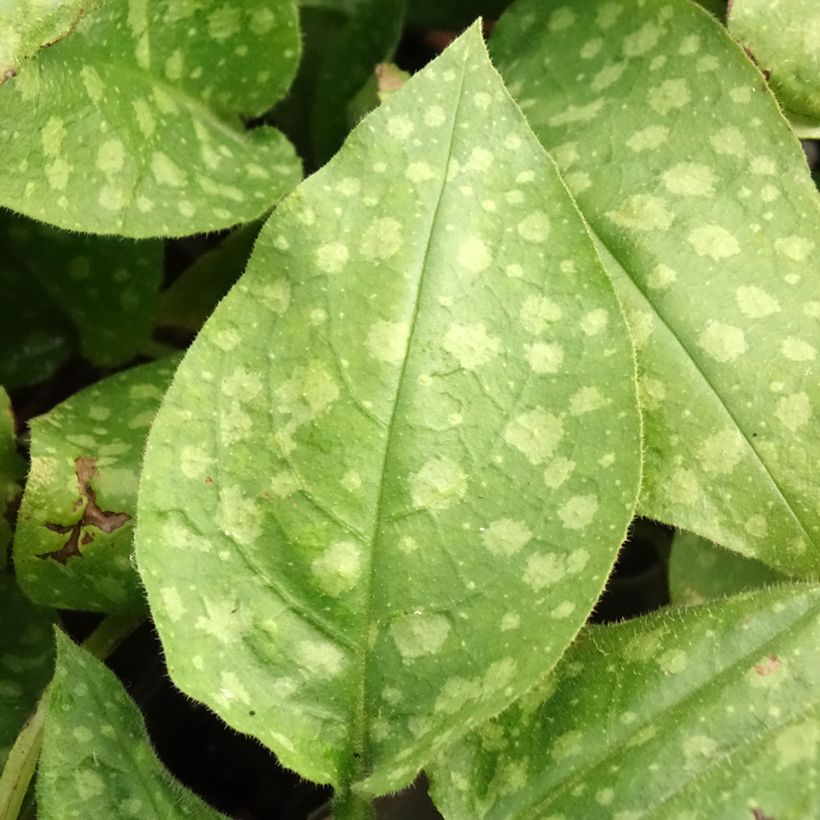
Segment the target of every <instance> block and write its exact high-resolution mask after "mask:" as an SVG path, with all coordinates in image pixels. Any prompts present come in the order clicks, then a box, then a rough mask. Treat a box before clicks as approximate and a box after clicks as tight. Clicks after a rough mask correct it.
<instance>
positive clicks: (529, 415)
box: [504, 407, 564, 464]
mask: <svg viewBox="0 0 820 820" xmlns="http://www.w3.org/2000/svg"><path fill="white" fill-rule="evenodd" d="M563 435H564V427H563V424H562V422H561V419H560V418H558V416H555V415H553V414H552V413H548V412H547V411H546V410H544V409H542V408H540V407H537V408H535V409H534V410H530V411H529V412H526V413H522V414H521V415H519V416H517V417H516V418H515V419H513V421H511V422H510V423H509V425H507V429H506V430H505V431H504V441H506V442H507V444H509V445H510V446H511V447H515V449H516V450H518V451H520V452H521V453H522V454H523V455H524V457H525V458H526V459H527V460H528V461H529V462H530V464H543V463H544V462H545V461H546V460H547V459H548V458H549V457H550V456H551V455H552V454H553V452H554V451H555V448H556V447H557V446H558V443H559V442H560V441H561V438H562V437H563Z"/></svg>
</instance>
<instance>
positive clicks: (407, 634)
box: [390, 612, 450, 662]
mask: <svg viewBox="0 0 820 820" xmlns="http://www.w3.org/2000/svg"><path fill="white" fill-rule="evenodd" d="M449 632H450V622H449V621H448V620H447V618H445V617H444V615H440V614H438V613H435V612H429V613H422V614H419V615H405V616H404V617H402V618H397V619H396V620H395V621H393V622H392V623H391V624H390V634H391V635H392V636H393V641H394V642H395V644H396V648H397V649H398V650H399V654H400V655H401V657H402V660H404V661H405V662H407V661H412V660H415V659H416V658H420V657H422V656H424V655H435V654H436V652H438V651H439V650H440V649H441V648H442V646H444V642H445V641H446V640H447V635H448V634H449Z"/></svg>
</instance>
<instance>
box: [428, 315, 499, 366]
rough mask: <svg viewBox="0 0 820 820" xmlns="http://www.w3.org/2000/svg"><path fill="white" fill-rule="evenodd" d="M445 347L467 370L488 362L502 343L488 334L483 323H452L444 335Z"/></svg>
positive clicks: (443, 343)
mask: <svg viewBox="0 0 820 820" xmlns="http://www.w3.org/2000/svg"><path fill="white" fill-rule="evenodd" d="M442 345H443V347H444V349H445V350H446V351H447V352H448V353H450V354H451V355H453V356H454V357H455V358H456V359H457V360H458V363H459V364H460V365H461V367H463V368H464V369H465V370H475V369H476V368H477V367H480V366H481V365H483V364H487V363H488V362H489V361H491V360H492V359H493V358H494V357H495V356H496V355H497V353H498V351H499V349H500V347H501V343H500V341H499V340H498V339H497V338H496V337H495V336H490V335H488V334H487V330H486V328H485V327H484V325H483V324H475V325H461V324H457V323H456V324H452V325H450V328H449V329H448V331H447V333H446V334H445V335H444V340H443V342H442Z"/></svg>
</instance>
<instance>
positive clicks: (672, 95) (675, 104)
mask: <svg viewBox="0 0 820 820" xmlns="http://www.w3.org/2000/svg"><path fill="white" fill-rule="evenodd" d="M691 99H692V95H691V94H690V93H689V84H688V83H687V82H686V80H683V79H674V80H664V81H663V82H662V83H661V84H660V85H658V86H654V87H653V88H652V89H651V90H650V92H649V94H648V95H647V102H648V103H649V107H650V108H651V109H652V110H653V111H657V113H658V114H663V115H665V114H668V113H669V112H670V111H676V110H678V109H680V108H683V107H684V106H686V105H688V104H689V101H690V100H691Z"/></svg>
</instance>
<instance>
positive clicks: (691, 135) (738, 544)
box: [491, 0, 820, 576]
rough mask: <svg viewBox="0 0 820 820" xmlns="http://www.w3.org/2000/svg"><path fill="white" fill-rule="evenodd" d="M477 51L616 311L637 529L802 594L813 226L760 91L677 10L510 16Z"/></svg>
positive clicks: (691, 9)
mask: <svg viewBox="0 0 820 820" xmlns="http://www.w3.org/2000/svg"><path fill="white" fill-rule="evenodd" d="M491 50H492V51H493V53H494V55H495V57H496V59H497V62H498V64H499V67H500V70H501V72H502V74H503V76H504V77H505V78H506V80H507V81H508V82H509V83H510V84H511V88H512V89H513V90H514V92H515V95H516V96H517V97H518V99H519V100H520V102H521V106H522V107H523V108H524V109H525V111H526V114H527V117H528V119H529V121H530V123H531V124H532V126H533V128H534V130H535V132H536V134H537V135H538V137H539V138H540V140H541V142H542V143H543V144H544V146H545V147H547V148H548V150H549V151H550V152H551V153H552V155H553V156H554V158H555V159H556V161H557V162H558V164H559V166H560V167H561V168H562V169H563V172H564V174H565V178H566V181H567V183H568V185H569V187H570V188H571V190H572V191H573V193H574V195H575V197H576V201H577V202H578V204H579V207H580V209H581V211H582V212H583V213H584V216H585V217H586V219H587V222H588V223H589V225H590V227H591V229H592V231H593V232H594V234H595V235H596V238H597V243H598V247H599V249H600V251H601V254H602V257H603V259H604V263H605V265H606V267H607V270H608V271H609V273H610V275H611V276H612V279H613V281H614V283H615V286H616V288H617V290H618V291H619V294H620V296H621V299H622V300H623V302H624V304H625V306H626V309H627V318H628V319H629V320H630V324H631V328H632V333H633V338H634V341H635V344H636V347H637V348H638V365H639V373H640V390H641V398H642V405H643V409H644V413H645V441H646V453H645V459H646V460H645V468H644V476H645V480H644V486H643V490H642V497H641V505H640V506H641V509H642V511H643V513H644V514H646V515H647V516H649V517H652V518H657V519H660V520H662V521H665V522H668V523H671V524H675V525H677V526H680V527H681V528H683V529H687V530H691V531H693V532H696V533H698V534H699V535H702V536H704V537H706V538H708V539H710V540H712V541H715V542H717V543H720V544H723V545H725V546H727V547H730V548H732V549H735V550H737V551H738V552H741V553H743V554H745V555H747V556H750V557H755V558H758V559H759V560H761V561H764V562H766V563H768V564H770V565H772V566H774V567H776V568H779V569H781V570H783V571H785V572H787V573H790V574H806V575H810V576H815V575H817V574H818V573H820V482H818V473H817V470H816V468H815V461H816V458H817V454H818V452H820V425H818V424H817V423H816V422H817V416H816V410H817V406H818V402H820V379H818V378H817V369H816V367H817V364H816V358H817V347H818V318H820V300H818V293H817V281H818V277H820V255H818V254H817V252H816V235H817V228H818V215H819V214H820V211H819V210H818V194H817V191H816V189H815V187H814V184H813V182H812V180H811V179H810V177H809V174H808V172H807V169H806V163H805V160H804V157H803V154H802V153H801V151H800V146H799V145H798V143H797V141H796V140H795V139H794V136H793V135H792V133H791V132H790V130H789V128H788V127H787V124H786V123H785V121H784V120H783V118H782V116H781V114H780V112H779V110H778V108H777V104H776V102H775V100H774V98H773V97H772V96H771V95H770V94H769V93H768V92H767V90H766V87H765V83H764V82H763V79H762V77H761V76H760V74H759V73H758V72H757V71H756V70H755V69H754V67H753V66H752V65H751V64H750V63H749V61H748V59H747V58H746V57H745V55H744V54H743V52H742V51H741V49H740V48H738V46H737V45H736V44H735V43H733V42H732V41H731V39H730V38H729V36H728V35H727V33H726V31H725V30H724V29H723V28H722V27H721V26H720V25H719V24H718V23H717V21H716V20H715V19H714V18H713V17H712V16H711V15H709V14H706V13H704V12H703V11H702V10H701V9H699V8H698V7H697V6H694V5H693V4H691V3H689V2H687V1H686V0H671V1H670V2H667V0H663V2H661V0H648V2H639V1H638V0H625V2H622V3H610V2H602V0H596V2H593V3H591V4H589V6H588V7H586V6H585V9H584V14H583V15H581V14H578V13H576V12H574V11H573V10H572V9H570V8H569V7H568V6H564V5H560V4H558V3H553V2H547V3H545V2H542V0H518V2H516V3H515V4H514V5H513V6H512V7H511V9H510V11H509V12H508V13H507V14H506V15H505V16H504V17H503V18H502V20H501V22H500V23H499V25H498V27H497V29H496V31H495V33H494V35H493V43H492V44H491Z"/></svg>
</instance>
